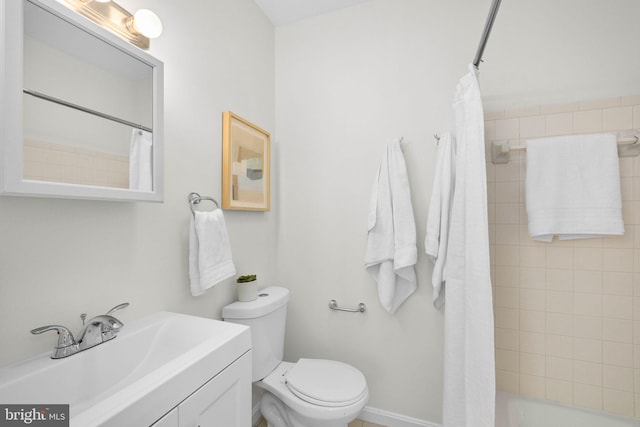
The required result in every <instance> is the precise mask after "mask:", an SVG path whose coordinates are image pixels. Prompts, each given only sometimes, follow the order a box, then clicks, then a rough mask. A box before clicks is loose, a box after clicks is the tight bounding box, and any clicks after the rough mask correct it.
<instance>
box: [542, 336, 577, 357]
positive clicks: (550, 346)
mask: <svg viewBox="0 0 640 427" xmlns="http://www.w3.org/2000/svg"><path fill="white" fill-rule="evenodd" d="M546 338H547V345H546V352H547V356H553V357H562V358H565V359H571V358H572V357H573V340H571V339H567V337H565V336H563V335H547V336H546Z"/></svg>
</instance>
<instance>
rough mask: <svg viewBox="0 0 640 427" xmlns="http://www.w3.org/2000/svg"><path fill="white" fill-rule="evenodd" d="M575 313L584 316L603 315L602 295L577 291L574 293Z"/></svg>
mask: <svg viewBox="0 0 640 427" xmlns="http://www.w3.org/2000/svg"><path fill="white" fill-rule="evenodd" d="M573 313H574V314H576V315H582V316H601V315H602V296H601V295H598V294H586V293H581V292H576V293H574V295H573Z"/></svg>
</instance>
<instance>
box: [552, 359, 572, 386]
mask: <svg viewBox="0 0 640 427" xmlns="http://www.w3.org/2000/svg"><path fill="white" fill-rule="evenodd" d="M546 375H547V377H549V378H555V379H557V380H565V381H573V361H572V360H571V359H563V358H560V357H550V356H549V357H547V370H546Z"/></svg>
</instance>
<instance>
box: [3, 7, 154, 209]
mask: <svg viewBox="0 0 640 427" xmlns="http://www.w3.org/2000/svg"><path fill="white" fill-rule="evenodd" d="M26 1H28V2H30V3H33V4H35V5H36V6H38V7H41V8H43V9H45V10H47V11H48V12H50V13H53V14H54V15H56V16H58V17H59V18H60V19H63V20H65V21H67V22H69V23H70V24H72V25H74V26H76V27H78V28H79V29H81V30H83V31H86V32H88V33H89V34H91V35H93V36H94V37H96V38H97V39H99V40H101V41H102V42H104V43H107V44H109V45H111V46H112V47H114V48H116V49H118V50H120V51H122V52H123V54H127V55H130V56H133V57H134V58H136V59H138V60H140V61H142V62H143V63H145V64H147V65H149V66H150V67H151V68H152V70H153V77H152V78H153V184H152V188H153V191H137V190H130V189H127V188H112V187H98V186H91V185H79V184H67V183H57V182H47V181H35V180H26V179H24V178H23V164H24V161H23V149H22V146H23V131H22V127H23V117H22V116H23V102H22V97H23V94H22V88H23V27H24V7H23V4H24V2H26ZM163 84H164V64H163V63H162V62H161V61H159V60H158V59H156V58H154V57H153V56H151V55H149V54H148V53H146V52H143V51H142V50H140V49H139V48H137V47H135V46H133V45H131V44H130V43H128V42H126V41H124V40H123V39H121V38H120V37H118V36H116V35H115V34H113V33H111V32H110V31H108V30H106V29H104V28H102V27H100V26H99V25H97V24H95V23H94V22H92V21H90V20H89V19H87V18H85V17H83V16H81V15H80V14H78V13H77V12H75V11H73V10H71V9H70V8H68V7H66V6H65V5H63V4H61V3H58V2H57V1H56V0H0V85H1V86H0V194H2V195H11V196H35V197H54V198H69V199H95V200H119V201H149V202H163V201H164V107H163V106H164V96H163Z"/></svg>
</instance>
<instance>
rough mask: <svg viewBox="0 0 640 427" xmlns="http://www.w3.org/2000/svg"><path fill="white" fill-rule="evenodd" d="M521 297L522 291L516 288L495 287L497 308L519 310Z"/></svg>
mask: <svg viewBox="0 0 640 427" xmlns="http://www.w3.org/2000/svg"><path fill="white" fill-rule="evenodd" d="M519 295H520V289H518V288H516V287H504V286H496V287H495V294H494V299H495V306H496V307H505V308H518V307H519Z"/></svg>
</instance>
